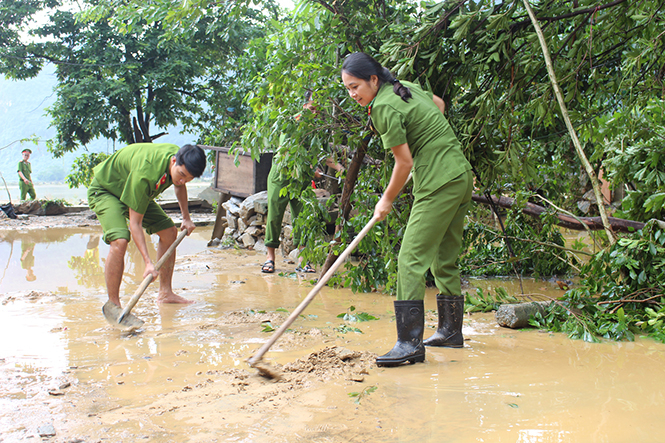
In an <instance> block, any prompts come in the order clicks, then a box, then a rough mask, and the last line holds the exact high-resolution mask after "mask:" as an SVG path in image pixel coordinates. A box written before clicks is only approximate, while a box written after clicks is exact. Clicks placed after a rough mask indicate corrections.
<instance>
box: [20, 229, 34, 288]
mask: <svg viewBox="0 0 665 443" xmlns="http://www.w3.org/2000/svg"><path fill="white" fill-rule="evenodd" d="M34 251H35V243H34V242H32V241H30V240H26V239H23V240H22V241H21V268H23V269H25V270H26V276H25V279H26V280H28V281H35V280H36V279H37V276H36V275H35V271H33V270H32V268H33V267H34V266H35V255H34Z"/></svg>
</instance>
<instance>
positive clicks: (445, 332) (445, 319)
mask: <svg viewBox="0 0 665 443" xmlns="http://www.w3.org/2000/svg"><path fill="white" fill-rule="evenodd" d="M436 305H437V308H438V309H439V327H438V328H437V329H436V332H435V333H434V335H432V336H431V337H430V338H428V339H427V340H425V346H445V347H448V348H462V347H464V336H463V335H462V320H463V315H464V296H462V295H441V294H438V295H437V296H436Z"/></svg>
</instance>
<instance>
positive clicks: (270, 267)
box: [261, 260, 275, 274]
mask: <svg viewBox="0 0 665 443" xmlns="http://www.w3.org/2000/svg"><path fill="white" fill-rule="evenodd" d="M261 272H265V273H266V274H272V273H273V272H275V262H274V261H272V260H266V262H265V263H264V264H263V266H261Z"/></svg>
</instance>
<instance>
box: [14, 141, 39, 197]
mask: <svg viewBox="0 0 665 443" xmlns="http://www.w3.org/2000/svg"><path fill="white" fill-rule="evenodd" d="M30 154H32V151H31V150H30V149H24V150H23V151H22V152H21V155H23V160H21V161H20V162H18V188H19V190H20V191H21V200H25V197H26V196H27V195H30V200H35V199H36V198H37V193H36V192H35V185H33V184H32V177H31V176H32V166H31V165H30V162H29V161H28V160H30Z"/></svg>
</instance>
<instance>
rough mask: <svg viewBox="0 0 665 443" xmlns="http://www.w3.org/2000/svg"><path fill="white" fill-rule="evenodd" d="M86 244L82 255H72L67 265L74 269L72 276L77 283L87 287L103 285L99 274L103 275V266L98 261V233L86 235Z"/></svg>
mask: <svg viewBox="0 0 665 443" xmlns="http://www.w3.org/2000/svg"><path fill="white" fill-rule="evenodd" d="M88 238H89V240H88V244H87V245H86V248H85V253H84V254H83V255H82V256H72V257H71V258H70V259H69V262H68V265H69V267H70V269H72V270H73V271H74V276H75V278H76V281H77V282H78V284H79V285H81V286H85V287H86V288H89V289H99V288H101V287H104V282H103V281H102V280H100V278H99V277H100V276H101V275H104V267H103V265H101V264H100V261H99V239H100V238H101V235H100V234H91V235H89V236H88Z"/></svg>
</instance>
